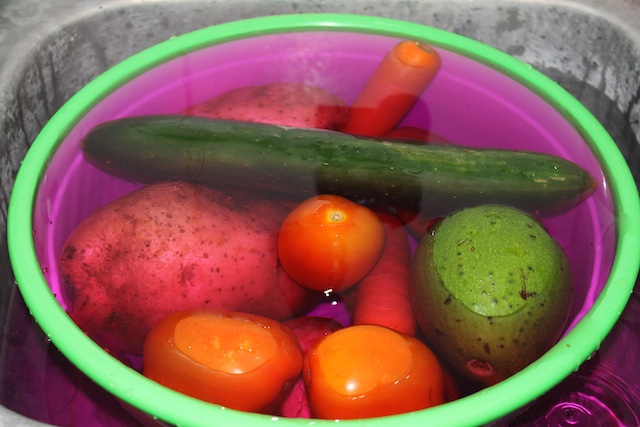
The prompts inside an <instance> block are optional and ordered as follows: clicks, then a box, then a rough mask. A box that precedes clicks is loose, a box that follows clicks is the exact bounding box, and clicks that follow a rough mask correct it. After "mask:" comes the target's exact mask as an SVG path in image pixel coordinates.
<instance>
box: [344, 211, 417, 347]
mask: <svg viewBox="0 0 640 427" xmlns="http://www.w3.org/2000/svg"><path fill="white" fill-rule="evenodd" d="M379 216H380V219H381V221H382V223H383V224H384V227H385V229H386V237H387V240H386V242H385V247H384V249H383V251H382V255H381V256H380V259H379V260H378V262H377V264H376V265H375V266H374V267H373V269H372V270H371V271H370V272H369V273H367V275H366V276H365V277H364V278H363V279H362V280H361V281H360V283H359V284H358V288H357V297H356V307H355V313H354V319H353V323H354V324H355V325H363V324H370V325H371V324H372V325H380V326H386V327H388V328H391V329H395V330H396V331H399V332H402V333H405V334H407V335H413V334H415V332H416V321H415V318H414V316H413V311H412V309H411V302H410V299H409V265H410V262H411V250H410V247H409V238H408V235H407V232H406V231H405V228H404V227H403V225H402V223H401V222H400V220H399V219H397V218H396V217H395V216H393V215H389V214H382V213H381V214H379Z"/></svg>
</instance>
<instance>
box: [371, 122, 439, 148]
mask: <svg viewBox="0 0 640 427" xmlns="http://www.w3.org/2000/svg"><path fill="white" fill-rule="evenodd" d="M384 137H385V138H390V139H401V140H409V141H416V142H417V141H419V142H423V143H425V144H429V143H434V142H435V143H441V144H450V141H449V140H448V139H446V138H444V137H442V136H440V135H438V134H437V133H435V132H432V131H430V130H425V129H421V128H418V127H414V126H400V127H397V128H394V129H391V130H390V131H389V132H387V133H385V134H384Z"/></svg>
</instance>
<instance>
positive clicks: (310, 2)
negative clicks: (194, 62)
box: [0, 0, 640, 426]
mask: <svg viewBox="0 0 640 427" xmlns="http://www.w3.org/2000/svg"><path fill="white" fill-rule="evenodd" d="M305 12H336V13H358V14H364V15H378V16H386V17H392V18H398V19H404V20H408V21H415V22H419V23H423V24H427V25H431V26H434V27H439V28H442V29H445V30H449V31H453V32H456V33H459V34H462V35H465V36H468V37H471V38H474V39H477V40H479V41H482V42H485V43H487V44H489V45H492V46H494V47H496V48H498V49H501V50H503V51H505V52H507V53H509V54H512V55H514V56H515V57H517V58H519V59H521V60H523V61H524V62H526V63H529V64H531V65H532V66H533V67H535V68H537V69H538V70H540V71H542V72H543V73H545V74H547V75H548V76H550V77H551V78H552V79H554V80H555V81H557V82H558V83H560V84H561V85H562V86H564V87H565V88H566V89H567V90H568V91H569V92H571V93H572V94H573V95H575V96H576V97H577V98H578V99H579V100H580V101H582V102H583V103H584V104H585V105H586V106H587V108H589V109H590V110H591V111H592V113H593V114H594V115H595V116H596V117H597V118H598V119H599V120H600V121H601V122H602V123H603V124H604V126H605V127H606V128H607V130H608V131H609V132H610V133H611V135H612V136H613V138H614V139H615V140H616V142H617V143H618V144H619V146H620V149H621V151H622V152H623V154H624V155H625V157H626V159H627V161H628V163H629V165H630V166H631V168H632V171H633V173H634V176H635V178H636V183H638V182H639V181H640V25H638V22H640V0H556V1H551V0H538V1H525V0H482V1H478V0H475V1H474V0H440V1H438V0H411V1H406V0H396V1H389V0H291V1H281V0H272V1H266V2H265V1H259V0H227V1H225V0H174V1H170V0H165V1H163V0H155V1H154V0H130V1H127V0H111V1H99V0H75V1H74V0H49V1H47V2H36V1H31V0H29V1H24V0H5V1H2V2H0V189H1V191H0V236H1V238H0V425H12V426H36V425H42V424H41V423H48V424H54V425H65V426H67V425H89V424H86V423H84V422H80V421H79V420H84V421H86V420H89V421H90V423H91V424H92V425H96V426H98V425H109V426H137V425H139V424H137V422H136V421H135V420H134V419H133V418H131V417H130V416H129V414H128V413H127V412H125V411H124V410H122V408H121V407H120V406H119V404H118V403H117V402H116V401H115V400H114V399H113V398H112V397H111V396H109V395H108V394H107V393H106V392H104V391H103V390H101V389H99V388H98V387H97V386H95V385H94V384H93V383H92V382H91V381H90V380H89V379H88V378H86V377H85V376H84V375H83V374H82V373H80V372H79V371H77V370H76V369H75V368H74V367H73V366H71V365H70V364H69V362H68V361H66V359H65V358H64V357H63V356H62V355H61V354H59V353H58V352H57V351H56V349H55V347H53V346H52V345H51V344H50V343H49V342H48V341H47V339H46V336H45V335H44V334H43V333H42V332H41V331H40V329H39V328H38V325H37V324H36V323H35V322H34V321H33V320H32V319H31V317H30V315H29V312H28V309H27V308H26V307H25V305H24V303H23V301H22V299H21V297H20V294H19V292H18V290H17V287H16V286H15V284H14V278H13V275H12V272H11V268H10V264H9V259H8V253H7V242H6V234H7V233H6V217H7V205H8V200H9V195H10V193H11V189H12V185H13V180H14V178H15V175H16V172H17V170H18V168H19V166H20V162H21V159H22V158H23V157H24V155H25V153H26V151H27V150H28V148H29V145H30V144H31V142H32V141H33V140H34V138H35V137H36V135H37V134H38V132H39V131H40V129H41V128H42V127H43V126H44V124H45V123H46V122H47V120H48V119H49V118H50V117H51V116H52V115H53V114H54V113H55V112H56V110H57V109H58V108H59V107H60V106H62V104H63V103H64V102H65V101H66V100H67V99H68V98H69V97H70V96H72V95H73V94H74V93H75V92H76V91H78V89H80V88H81V87H82V86H83V85H85V84H86V83H88V82H89V81H90V80H91V79H93V78H94V77H95V76H97V75H98V74H100V73H101V72H103V71H105V70H106V69H107V68H109V67H110V66H112V65H114V64H116V63H118V62H119V61H121V60H123V59H124V58H126V57H128V56H130V55H132V54H134V53H137V52H139V51H140V50H142V49H144V48H146V47H149V46H151V45H153V44H155V43H157V42H160V41H163V40H165V39H167V38H169V37H171V36H174V35H179V34H182V33H185V32H189V31H191V30H195V29H198V28H201V27H204V26H208V25H212V24H216V23H220V22H225V21H231V20H236V19H241V18H248V17H253V16H261V15H270V14H280V13H305ZM639 301H640V290H638V289H637V290H636V293H635V294H634V296H633V297H632V299H631V302H630V304H629V306H628V307H627V311H626V312H625V313H624V314H623V317H622V319H621V322H620V324H619V326H618V327H617V328H616V329H614V331H613V333H612V334H611V335H610V336H609V337H608V338H607V340H606V341H605V343H604V345H603V347H602V349H601V350H600V351H599V352H598V353H597V354H596V355H594V357H593V358H592V360H590V361H588V362H587V363H586V364H585V366H583V368H581V370H584V369H586V370H589V369H591V370H597V369H599V366H600V365H599V364H603V363H609V362H608V360H609V359H608V357H609V356H610V355H609V353H608V352H611V351H612V348H614V347H615V340H616V339H618V336H619V334H620V333H622V332H624V331H625V329H624V328H627V329H629V330H631V331H633V328H635V327H636V326H633V322H634V321H635V322H636V323H637V320H634V319H633V317H632V314H634V315H635V314H636V313H634V310H636V309H637V306H638V305H639V304H640V302H639ZM639 311H640V310H639ZM636 318H640V316H638V315H636ZM632 326H633V327H632ZM621 331H622V332H621ZM636 339H637V340H640V337H636ZM639 348H640V345H638V348H636V350H638V351H640V350H639ZM637 355H638V353H636V354H635V355H634V354H632V356H631V359H635V360H637ZM633 363H635V362H633ZM623 368H624V366H623V367H620V368H619V369H623ZM575 375H576V378H570V379H568V381H569V383H568V384H569V386H567V385H566V384H565V385H564V387H565V388H566V387H569V388H570V387H572V384H574V383H575V384H578V383H579V381H580V375H581V372H580V371H579V372H577V373H576V374H575ZM619 375H620V376H624V375H625V373H624V372H620V373H619ZM572 381H573V382H572ZM576 381H578V382H576ZM635 383H636V384H638V383H640V379H637V381H635ZM580 384H582V383H580ZM622 395H624V396H622ZM638 396H640V391H638V390H622V391H619V396H618V397H620V398H621V401H622V404H623V406H624V405H625V404H626V405H627V408H626V409H625V415H624V416H623V417H624V420H623V421H624V422H625V423H629V424H630V425H631V424H633V425H638V423H639V422H638V418H640V407H638V402H640V398H639V397H638ZM634 399H635V403H634ZM557 403H558V402H556V401H554V400H551V401H548V402H547V401H545V400H544V399H541V400H540V402H539V403H538V404H537V405H538V406H536V405H534V406H533V407H532V408H531V410H532V411H534V412H533V415H530V416H527V413H525V416H523V417H518V418H516V419H515V420H514V421H513V425H528V424H527V423H533V422H534V421H536V420H538V419H541V418H540V417H542V416H547V417H549V416H551V415H553V414H552V412H553V411H558V410H562V409H563V408H562V407H560V406H558V404H557ZM540 405H542V406H541V407H540ZM545 405H546V406H545ZM634 405H636V406H634ZM558 408H560V409H558ZM565 409H566V408H565ZM636 410H637V411H636ZM536 411H537V412H536ZM634 411H635V412H634ZM578 412H579V411H578ZM550 414H551V415H550ZM556 415H557V416H560V417H562V416H564V417H568V416H575V415H576V413H575V412H573V413H570V411H569V412H566V411H565V412H562V413H560V414H556ZM578 415H579V414H578ZM634 417H635V418H634ZM554 420H557V419H556V418H554ZM538 425H541V424H538ZM582 425H587V424H582Z"/></svg>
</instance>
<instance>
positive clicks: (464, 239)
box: [411, 205, 573, 385]
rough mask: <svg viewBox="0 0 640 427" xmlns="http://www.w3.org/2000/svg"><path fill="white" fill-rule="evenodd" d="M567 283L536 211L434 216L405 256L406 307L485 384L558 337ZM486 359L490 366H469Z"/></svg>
mask: <svg viewBox="0 0 640 427" xmlns="http://www.w3.org/2000/svg"><path fill="white" fill-rule="evenodd" d="M572 288H573V286H572V279H571V268H570V266H569V261H568V259H567V256H566V254H565V252H564V250H563V249H562V248H561V247H560V246H559V245H558V243H557V242H556V241H555V240H554V239H553V238H552V237H551V236H549V234H548V233H547V232H546V231H545V230H544V228H543V227H542V225H541V224H540V223H539V222H538V221H537V220H536V219H534V218H532V217H531V216H529V215H527V214H525V213H524V212H522V211H519V210H517V209H513V208H510V207H506V206H498V205H483V206H478V207H473V208H469V209H463V210H461V211H458V212H455V213H453V214H451V215H450V216H448V217H446V218H444V219H442V220H440V221H439V222H438V223H437V224H436V225H435V226H434V227H433V229H432V231H431V233H428V234H427V235H426V236H425V237H424V238H423V239H422V240H421V241H420V242H419V245H418V248H417V250H416V253H415V255H414V258H413V262H412V271H411V297H412V303H413V309H414V312H415V315H416V318H417V321H418V324H419V325H420V328H421V330H422V332H423V333H424V334H425V336H426V339H427V341H428V343H429V344H430V345H431V347H432V348H433V349H434V350H435V351H436V352H437V353H439V355H440V356H441V357H442V358H443V360H444V361H446V362H447V363H449V364H450V365H451V366H452V367H453V368H454V369H456V370H457V371H458V372H460V373H461V374H463V375H465V376H467V377H469V378H472V379H474V380H477V381H479V382H481V383H483V384H485V385H491V384H494V383H496V382H498V381H501V380H503V379H505V378H507V377H509V376H511V375H513V374H514V373H516V372H518V371H519V370H521V369H523V368H524V367H526V366H527V365H529V364H530V363H531V362H533V361H534V360H536V359H537V358H538V357H540V356H541V355H542V354H543V353H544V352H545V351H546V350H548V349H549V348H550V347H551V346H552V345H553V344H554V343H555V342H556V341H557V339H558V338H559V335H560V334H561V332H562V330H563V328H564V326H565V323H566V321H567V317H568V313H569V311H570V308H571V296H572ZM470 361H475V362H473V363H470ZM486 363H489V364H490V367H491V368H490V369H475V368H478V367H483V368H484V367H487V366H488V365H486ZM470 367H474V368H473V369H470Z"/></svg>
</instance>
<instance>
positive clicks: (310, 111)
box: [182, 82, 349, 130]
mask: <svg viewBox="0 0 640 427" xmlns="http://www.w3.org/2000/svg"><path fill="white" fill-rule="evenodd" d="M182 113H183V114H186V115H192V116H204V117H212V118H217V119H227V120H243V121H248V122H258V123H271V124H278V125H281V126H292V127H306V128H319V129H331V130H341V129H342V128H343V127H344V126H345V125H346V123H347V119H348V117H349V108H348V107H347V105H346V104H345V102H344V101H343V100H342V99H341V98H339V97H338V96H336V95H334V94H333V93H331V92H329V91H327V90H325V89H322V88H320V87H317V86H311V85H305V84H300V83H284V82H282V83H280V82H278V83H269V84H265V85H262V86H246V87H240V88H237V89H232V90H230V91H228V92H224V93H222V94H220V95H218V96H216V97H215V98H213V99H211V100H208V101H205V102H203V103H200V104H196V105H194V106H191V107H188V108H186V109H185V110H184V111H183V112H182Z"/></svg>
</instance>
